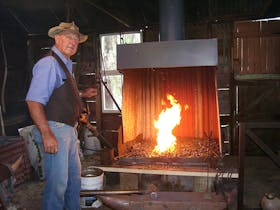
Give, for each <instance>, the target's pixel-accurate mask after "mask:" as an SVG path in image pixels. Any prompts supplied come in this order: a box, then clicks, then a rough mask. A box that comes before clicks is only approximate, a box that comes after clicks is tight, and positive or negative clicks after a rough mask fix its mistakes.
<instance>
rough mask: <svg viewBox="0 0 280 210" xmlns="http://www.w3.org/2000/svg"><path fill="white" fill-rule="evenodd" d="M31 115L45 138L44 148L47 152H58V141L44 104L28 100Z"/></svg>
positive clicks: (43, 138)
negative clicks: (49, 122) (51, 127)
mask: <svg viewBox="0 0 280 210" xmlns="http://www.w3.org/2000/svg"><path fill="white" fill-rule="evenodd" d="M26 103H27V106H28V109H29V113H30V116H31V118H32V120H33V121H34V123H35V124H36V125H37V127H38V129H39V131H40V133H41V136H42V140H43V145H44V150H45V152H47V153H51V154H53V153H57V151H58V142H57V139H56V137H55V136H54V134H53V132H52V131H51V129H50V127H49V124H48V121H47V118H46V115H45V110H44V106H43V105H42V104H41V103H38V102H35V101H29V100H27V101H26Z"/></svg>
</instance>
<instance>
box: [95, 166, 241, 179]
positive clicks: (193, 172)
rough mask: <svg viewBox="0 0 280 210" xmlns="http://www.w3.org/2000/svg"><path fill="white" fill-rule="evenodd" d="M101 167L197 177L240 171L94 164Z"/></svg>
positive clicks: (121, 170) (140, 172)
mask: <svg viewBox="0 0 280 210" xmlns="http://www.w3.org/2000/svg"><path fill="white" fill-rule="evenodd" d="M93 167H95V168H100V169H101V170H103V171H106V172H117V173H135V174H158V175H172V176H195V177H197V176H198V177H216V176H217V175H219V177H221V178H238V173H236V172H228V173H226V172H225V173H222V174H219V173H218V172H217V171H216V170H214V169H209V170H207V168H205V169H203V168H199V167H187V168H184V169H174V168H168V169H167V168H164V167H162V168H159V167H158V168H157V169H155V168H150V167H149V166H147V167H145V166H141V167H139V166H134V167H133V166H93Z"/></svg>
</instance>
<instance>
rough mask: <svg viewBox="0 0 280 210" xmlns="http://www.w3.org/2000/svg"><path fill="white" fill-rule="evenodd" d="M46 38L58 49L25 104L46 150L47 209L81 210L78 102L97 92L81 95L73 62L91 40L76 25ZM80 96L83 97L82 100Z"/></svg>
mask: <svg viewBox="0 0 280 210" xmlns="http://www.w3.org/2000/svg"><path fill="white" fill-rule="evenodd" d="M48 35H49V36H50V37H52V38H54V40H55V45H54V46H53V47H52V49H51V53H50V55H48V56H45V57H43V58H42V59H40V60H39V61H38V62H37V63H36V64H35V66H34V68H33V78H32V81H31V84H30V87H29V90H28V93H27V96H26V103H27V106H28V109H29V112H30V115H31V118H32V119H33V121H34V123H35V125H36V126H37V129H36V130H35V132H34V135H35V138H36V141H38V142H41V143H42V145H43V148H44V170H45V189H44V194H43V209H44V210H62V209H65V210H77V209H80V185H81V164H80V158H79V145H78V139H77V135H76V133H77V132H76V128H75V124H76V122H77V120H78V118H79V114H80V112H81V100H80V97H83V98H90V97H93V96H96V95H97V91H96V89H93V88H88V89H86V90H84V91H82V92H78V89H77V86H76V83H75V82H74V79H73V77H72V61H71V59H70V57H71V56H73V55H74V54H75V53H76V52H77V48H78V45H79V43H83V42H85V41H86V40H87V38H88V37H87V35H84V34H82V33H80V32H79V28H78V27H77V26H76V25H75V23H74V22H72V23H60V24H59V25H58V26H55V27H53V28H51V29H50V30H49V32H48ZM79 96H80V97H79Z"/></svg>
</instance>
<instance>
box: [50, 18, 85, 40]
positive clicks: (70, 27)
mask: <svg viewBox="0 0 280 210" xmlns="http://www.w3.org/2000/svg"><path fill="white" fill-rule="evenodd" d="M63 31H70V32H72V33H75V34H78V36H79V43H83V42H85V41H86V40H87V39H88V35H84V34H82V33H80V32H79V27H78V26H76V24H75V23H74V22H72V23H65V22H61V23H60V24H59V25H58V26H54V27H52V28H50V30H49V32H48V35H49V36H50V37H52V38H54V36H55V35H56V34H59V33H61V32H63Z"/></svg>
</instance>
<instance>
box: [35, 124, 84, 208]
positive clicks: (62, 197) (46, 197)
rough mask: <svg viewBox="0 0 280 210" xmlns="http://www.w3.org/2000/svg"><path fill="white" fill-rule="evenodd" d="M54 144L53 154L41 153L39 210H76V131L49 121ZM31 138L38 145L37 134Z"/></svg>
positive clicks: (78, 177) (78, 176) (78, 164)
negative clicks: (41, 204)
mask: <svg viewBox="0 0 280 210" xmlns="http://www.w3.org/2000/svg"><path fill="white" fill-rule="evenodd" d="M48 123H49V126H50V128H51V130H52V132H53V133H54V135H55V136H56V138H57V140H58V152H57V153H56V154H49V153H44V157H43V158H44V166H45V167H44V170H45V188H44V194H43V208H42V209H43V210H63V209H65V210H78V209H80V188H81V162H80V157H79V145H78V139H77V131H76V129H75V128H74V127H71V126H69V125H66V124H64V123H59V122H54V121H49V122H48ZM34 137H35V139H36V141H37V142H38V143H40V144H42V139H41V136H40V133H39V131H38V130H37V129H35V132H34Z"/></svg>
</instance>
